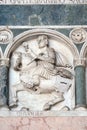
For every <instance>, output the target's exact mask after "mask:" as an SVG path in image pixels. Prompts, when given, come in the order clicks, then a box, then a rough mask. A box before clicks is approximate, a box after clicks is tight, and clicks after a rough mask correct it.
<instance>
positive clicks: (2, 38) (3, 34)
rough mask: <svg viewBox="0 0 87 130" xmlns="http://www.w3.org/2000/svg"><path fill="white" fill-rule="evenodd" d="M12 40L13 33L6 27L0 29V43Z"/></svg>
mask: <svg viewBox="0 0 87 130" xmlns="http://www.w3.org/2000/svg"><path fill="white" fill-rule="evenodd" d="M12 40H13V33H12V32H11V30H10V29H8V28H1V29H0V44H9V43H11V42H12Z"/></svg>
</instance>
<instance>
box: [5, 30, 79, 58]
mask: <svg viewBox="0 0 87 130" xmlns="http://www.w3.org/2000/svg"><path fill="white" fill-rule="evenodd" d="M41 34H45V35H48V36H51V37H54V38H55V39H62V40H64V42H65V43H66V44H65V43H64V44H65V46H66V47H68V48H69V49H70V51H71V52H72V54H73V57H74V58H79V52H78V50H77V48H76V46H75V45H74V44H73V42H72V41H71V40H70V39H69V38H68V37H66V36H65V35H63V34H61V33H59V32H57V31H54V30H50V29H33V30H29V31H25V32H23V33H21V34H20V35H18V36H16V37H15V38H14V40H13V42H12V43H11V44H9V45H8V46H7V48H6V50H5V53H4V57H5V58H9V57H10V54H11V53H12V52H13V51H14V50H15V49H16V48H17V47H18V46H19V45H20V44H21V42H22V41H24V40H25V39H26V38H28V37H31V36H35V35H41Z"/></svg>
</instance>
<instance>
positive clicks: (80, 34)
mask: <svg viewBox="0 0 87 130" xmlns="http://www.w3.org/2000/svg"><path fill="white" fill-rule="evenodd" d="M86 35H87V32H86V31H85V30H84V29H83V28H75V29H73V30H72V31H71V32H70V35H69V37H70V38H71V39H72V41H73V42H74V43H75V44H81V43H83V42H85V41H86Z"/></svg>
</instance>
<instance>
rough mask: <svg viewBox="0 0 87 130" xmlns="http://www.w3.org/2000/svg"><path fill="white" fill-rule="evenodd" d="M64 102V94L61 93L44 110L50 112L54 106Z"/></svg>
mask: <svg viewBox="0 0 87 130" xmlns="http://www.w3.org/2000/svg"><path fill="white" fill-rule="evenodd" d="M62 101H64V97H63V93H59V95H58V96H56V97H55V98H54V99H52V100H50V101H49V102H48V103H46V104H45V105H44V107H43V110H45V111H46V110H50V109H51V107H52V106H54V105H56V104H57V103H59V102H62Z"/></svg>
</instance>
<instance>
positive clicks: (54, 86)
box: [9, 34, 74, 111]
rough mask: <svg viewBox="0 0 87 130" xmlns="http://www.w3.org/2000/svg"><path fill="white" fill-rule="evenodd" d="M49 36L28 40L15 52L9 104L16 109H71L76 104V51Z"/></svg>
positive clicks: (10, 75)
mask: <svg viewBox="0 0 87 130" xmlns="http://www.w3.org/2000/svg"><path fill="white" fill-rule="evenodd" d="M62 42H63V41H62V40H61V41H60V40H59V41H58V40H56V39H54V38H52V37H50V36H47V35H44V34H41V35H36V36H35V37H32V38H30V39H26V40H25V41H23V42H22V43H21V45H20V46H19V47H18V48H17V49H16V50H15V51H14V52H13V54H12V57H11V65H10V72H9V79H10V80H9V91H10V95H9V106H10V108H11V109H17V110H22V109H26V110H33V111H37V110H38V111H46V110H61V109H65V108H66V110H69V109H72V108H73V107H74V102H73V103H72V100H74V72H73V54H72V53H71V52H70V50H69V49H68V48H67V47H66V46H64V44H62Z"/></svg>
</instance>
